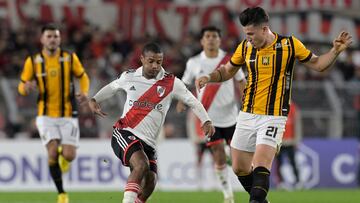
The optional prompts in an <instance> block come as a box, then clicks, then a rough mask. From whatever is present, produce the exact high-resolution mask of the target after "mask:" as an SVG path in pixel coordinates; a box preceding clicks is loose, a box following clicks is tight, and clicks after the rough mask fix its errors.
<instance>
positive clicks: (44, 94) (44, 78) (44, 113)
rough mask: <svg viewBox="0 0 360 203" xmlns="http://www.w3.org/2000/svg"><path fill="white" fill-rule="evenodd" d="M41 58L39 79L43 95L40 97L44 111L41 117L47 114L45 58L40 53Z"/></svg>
mask: <svg viewBox="0 0 360 203" xmlns="http://www.w3.org/2000/svg"><path fill="white" fill-rule="evenodd" d="M40 56H41V59H42V61H41V78H42V80H43V84H44V93H43V95H42V100H43V101H44V109H43V115H44V116H45V115H46V114H47V86H46V69H45V57H44V55H43V54H42V53H40Z"/></svg>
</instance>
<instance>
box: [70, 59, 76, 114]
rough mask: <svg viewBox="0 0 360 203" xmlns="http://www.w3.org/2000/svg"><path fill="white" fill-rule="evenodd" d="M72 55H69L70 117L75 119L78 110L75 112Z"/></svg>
mask: <svg viewBox="0 0 360 203" xmlns="http://www.w3.org/2000/svg"><path fill="white" fill-rule="evenodd" d="M73 61H74V60H73V54H72V53H70V71H69V74H70V93H69V95H70V102H71V108H72V112H71V115H72V117H77V116H78V110H77V103H76V98H75V85H74V73H73V69H74V62H73Z"/></svg>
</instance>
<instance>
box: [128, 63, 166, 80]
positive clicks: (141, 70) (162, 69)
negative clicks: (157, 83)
mask: <svg viewBox="0 0 360 203" xmlns="http://www.w3.org/2000/svg"><path fill="white" fill-rule="evenodd" d="M142 73H143V67H142V66H141V67H139V68H138V69H136V71H135V73H134V76H138V77H142ZM164 74H165V70H164V68H163V67H161V69H160V71H159V73H158V74H157V76H156V77H155V80H161V79H162V78H163V77H164Z"/></svg>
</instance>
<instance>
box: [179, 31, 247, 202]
mask: <svg viewBox="0 0 360 203" xmlns="http://www.w3.org/2000/svg"><path fill="white" fill-rule="evenodd" d="M200 43H201V46H202V48H203V51H202V52H201V53H200V54H198V55H196V56H194V57H191V58H190V59H189V60H188V61H187V64H186V69H185V72H184V75H183V77H182V81H183V82H184V83H185V84H186V85H188V86H191V85H193V84H194V82H195V79H196V78H199V77H201V76H204V75H208V74H210V73H211V72H212V71H214V70H216V69H217V68H220V67H221V66H222V65H224V64H226V62H228V61H229V59H230V56H229V55H227V53H226V52H224V51H223V50H222V49H220V44H221V32H220V29H218V28H217V27H215V26H207V27H204V28H202V30H201V39H200ZM234 80H235V82H236V83H238V84H240V88H239V89H240V96H242V90H243V89H244V87H245V83H246V80H245V76H244V73H243V72H242V71H238V72H237V73H236V75H235V76H234ZM198 99H199V100H200V101H201V103H202V104H203V105H204V107H205V109H206V110H207V112H208V114H209V116H210V118H211V120H212V122H213V124H214V126H215V129H216V131H215V134H214V135H213V136H212V137H211V138H209V139H208V140H207V143H206V145H207V146H208V147H210V149H211V152H212V157H213V160H214V167H215V172H216V175H217V177H218V180H219V183H220V185H221V189H222V192H223V194H224V202H225V203H228V202H229V203H231V202H234V199H233V192H232V187H231V184H230V178H229V176H228V169H227V165H226V153H225V149H224V140H225V141H226V144H229V143H230V141H231V139H232V135H233V133H234V130H235V124H236V117H237V113H238V108H237V104H236V100H235V86H234V81H233V80H228V81H226V82H224V83H216V84H211V85H207V87H206V88H204V89H202V90H201V91H200V92H199V94H198ZM184 107H185V106H184V104H183V103H182V102H181V101H179V102H178V105H177V111H178V112H180V111H183V110H184V109H185V108H184ZM200 136H201V135H200Z"/></svg>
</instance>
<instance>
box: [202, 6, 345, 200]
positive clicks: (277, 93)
mask: <svg viewBox="0 0 360 203" xmlns="http://www.w3.org/2000/svg"><path fill="white" fill-rule="evenodd" d="M239 19H240V23H241V25H242V26H243V30H244V33H245V35H246V39H245V40H243V41H242V42H241V43H240V44H239V46H238V47H237V50H236V51H235V53H234V54H233V56H232V57H231V60H230V61H229V62H228V63H227V64H226V65H225V66H224V67H222V68H220V69H216V70H215V71H213V72H212V73H211V74H209V75H206V76H203V77H201V78H199V79H198V80H197V81H196V86H197V88H203V87H204V86H205V85H206V84H207V83H208V82H222V81H227V80H229V79H230V78H232V77H233V76H234V75H235V74H236V73H237V72H238V71H239V69H240V67H241V66H242V65H244V64H245V65H246V67H247V71H248V73H249V76H248V81H247V86H246V89H245V93H244V94H245V95H244V101H243V106H242V109H241V111H240V113H239V116H238V119H237V125H236V130H235V133H234V137H233V139H232V141H231V156H232V167H233V170H234V172H235V174H236V175H237V176H238V178H239V181H240V182H241V184H242V185H243V187H244V188H245V190H246V191H247V192H248V193H249V194H250V200H249V201H250V202H251V203H263V202H268V201H267V200H266V196H267V193H268V190H269V177H270V169H271V166H272V162H273V159H274V156H275V154H276V153H277V151H278V150H280V146H281V140H282V135H283V132H284V129H285V123H286V119H287V115H288V112H289V101H290V95H291V94H290V91H291V82H292V75H293V67H294V63H295V59H298V60H299V61H300V62H301V63H303V64H304V65H305V66H306V67H308V68H310V69H312V70H315V71H325V70H327V69H328V68H330V66H331V65H332V64H333V63H334V62H335V60H336V58H337V57H338V55H339V54H340V53H341V52H342V51H344V50H345V49H346V48H347V47H348V46H349V45H350V44H351V42H352V39H351V35H350V34H349V33H347V32H341V33H340V34H339V36H338V37H336V38H335V39H334V41H333V47H332V48H331V49H330V50H329V51H328V52H327V53H325V54H323V55H321V56H317V55H315V54H313V53H312V52H311V51H310V50H308V49H307V48H306V47H305V46H304V45H303V44H302V43H301V41H300V40H298V39H297V38H296V37H294V36H290V37H288V36H281V35H279V34H277V33H274V32H272V31H271V30H270V27H269V16H268V14H267V13H266V11H265V10H264V9H262V8H260V7H253V8H247V9H245V10H244V11H243V12H242V13H240V15H239Z"/></svg>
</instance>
